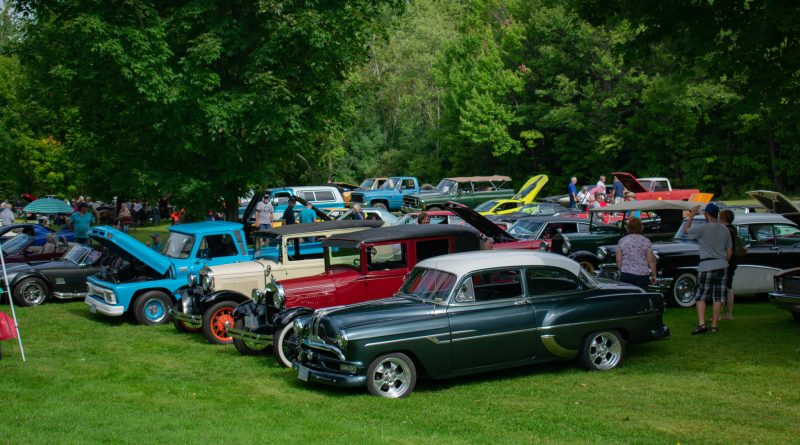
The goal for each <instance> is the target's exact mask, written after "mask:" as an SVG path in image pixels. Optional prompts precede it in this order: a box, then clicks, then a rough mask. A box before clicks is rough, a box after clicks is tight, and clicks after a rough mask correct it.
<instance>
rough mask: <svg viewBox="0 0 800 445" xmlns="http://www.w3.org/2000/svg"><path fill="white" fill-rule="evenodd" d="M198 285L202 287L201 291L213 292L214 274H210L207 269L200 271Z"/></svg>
mask: <svg viewBox="0 0 800 445" xmlns="http://www.w3.org/2000/svg"><path fill="white" fill-rule="evenodd" d="M200 285H201V286H203V291H205V292H213V291H214V272H211V270H209V269H203V270H201V271H200Z"/></svg>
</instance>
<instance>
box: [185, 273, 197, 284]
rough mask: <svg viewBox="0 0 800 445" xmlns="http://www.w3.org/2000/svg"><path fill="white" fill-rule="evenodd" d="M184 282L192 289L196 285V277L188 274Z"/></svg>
mask: <svg viewBox="0 0 800 445" xmlns="http://www.w3.org/2000/svg"><path fill="white" fill-rule="evenodd" d="M186 281H187V282H188V283H189V287H194V286H195V285H196V284H197V275H195V274H193V273H190V274H189V275H187V276H186Z"/></svg>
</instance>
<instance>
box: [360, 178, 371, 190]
mask: <svg viewBox="0 0 800 445" xmlns="http://www.w3.org/2000/svg"><path fill="white" fill-rule="evenodd" d="M372 184H375V178H368V179H365V180H363V181H361V185H359V186H358V187H359V188H362V189H371V188H372Z"/></svg>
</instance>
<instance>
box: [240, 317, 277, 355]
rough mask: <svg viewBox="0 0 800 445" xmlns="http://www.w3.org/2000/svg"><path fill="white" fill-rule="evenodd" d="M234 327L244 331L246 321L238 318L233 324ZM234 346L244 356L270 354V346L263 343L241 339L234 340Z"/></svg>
mask: <svg viewBox="0 0 800 445" xmlns="http://www.w3.org/2000/svg"><path fill="white" fill-rule="evenodd" d="M233 327H235V328H236V329H239V330H244V319H242V318H237V319H235V320H234V322H233ZM233 346H235V347H236V350H237V351H239V354H242V355H264V354H266V353H267V352H269V345H265V344H263V343H253V342H249V341H246V340H242V339H239V338H234V339H233Z"/></svg>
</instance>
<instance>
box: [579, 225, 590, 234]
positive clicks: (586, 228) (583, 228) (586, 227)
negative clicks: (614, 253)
mask: <svg viewBox="0 0 800 445" xmlns="http://www.w3.org/2000/svg"><path fill="white" fill-rule="evenodd" d="M578 232H580V233H589V224H578Z"/></svg>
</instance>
